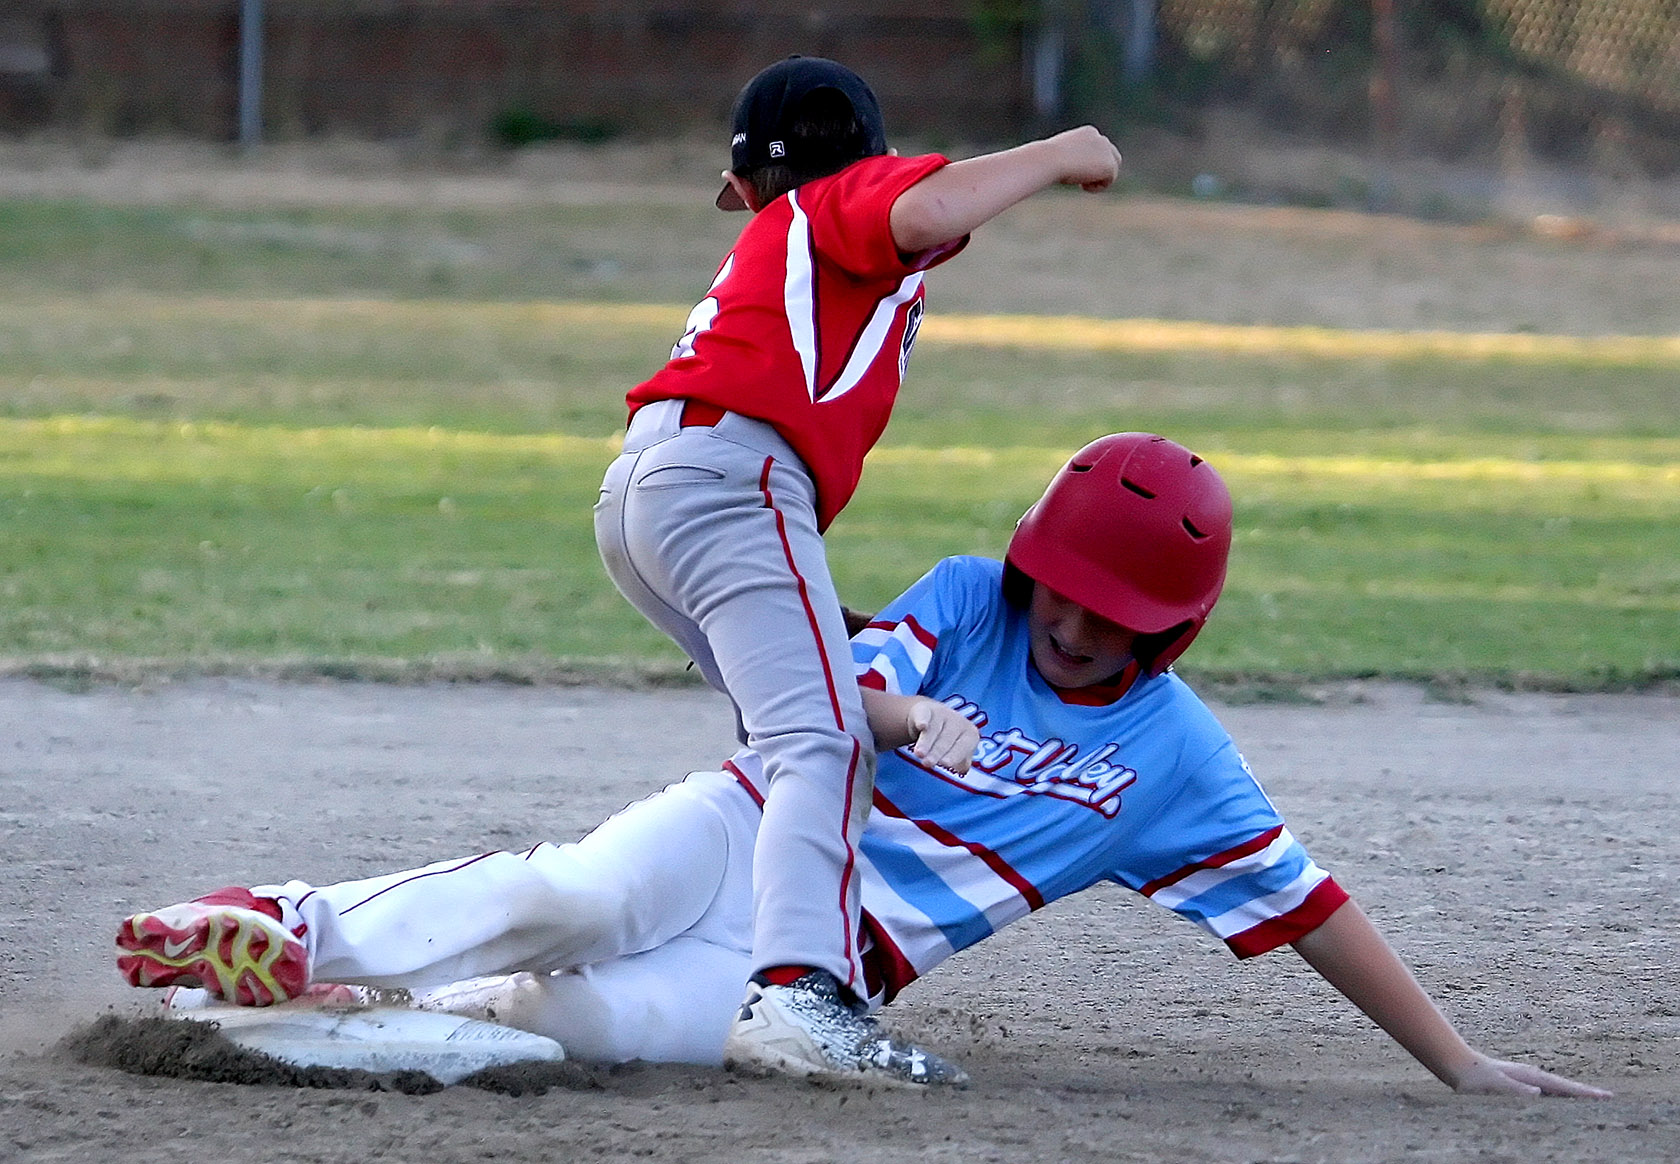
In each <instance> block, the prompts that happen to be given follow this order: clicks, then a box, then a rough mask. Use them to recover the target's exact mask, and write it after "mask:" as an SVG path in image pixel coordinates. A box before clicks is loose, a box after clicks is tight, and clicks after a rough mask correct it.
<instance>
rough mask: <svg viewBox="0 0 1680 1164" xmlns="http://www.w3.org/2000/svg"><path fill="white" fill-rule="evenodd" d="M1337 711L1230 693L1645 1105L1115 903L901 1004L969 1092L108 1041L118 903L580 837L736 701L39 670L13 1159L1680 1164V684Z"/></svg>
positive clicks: (1542, 1009) (1007, 942)
mask: <svg viewBox="0 0 1680 1164" xmlns="http://www.w3.org/2000/svg"><path fill="white" fill-rule="evenodd" d="M1192 678H1193V676H1192ZM1324 696H1325V698H1324V699H1323V701H1321V702H1319V703H1317V704H1313V705H1308V704H1289V705H1276V704H1272V705H1249V706H1233V707H1220V708H1219V710H1220V712H1221V715H1222V717H1223V718H1224V719H1225V721H1226V723H1227V724H1228V725H1229V726H1230V727H1231V728H1232V730H1233V733H1234V734H1235V735H1236V736H1237V738H1238V740H1239V741H1240V742H1241V743H1242V744H1243V746H1244V750H1245V752H1246V754H1247V755H1248V757H1249V759H1250V761H1251V762H1252V763H1253V765H1254V767H1255V768H1256V770H1257V771H1258V772H1259V773H1260V775H1261V778H1262V779H1263V780H1265V782H1266V784H1267V786H1268V789H1269V791H1270V792H1271V793H1272V795H1273V796H1274V798H1275V799H1277V800H1278V802H1279V804H1280V806H1281V807H1282V808H1283V810H1284V812H1285V813H1286V814H1287V816H1288V817H1289V819H1290V822H1291V826H1292V827H1293V828H1294V830H1295V831H1296V833H1297V834H1298V835H1300V836H1301V837H1302V838H1303V840H1304V841H1305V843H1306V844H1307V845H1308V847H1309V849H1310V850H1311V851H1312V852H1313V854H1314V855H1315V857H1316V858H1317V859H1318V860H1319V862H1320V863H1321V864H1323V865H1325V866H1326V867H1327V868H1329V869H1330V870H1332V872H1334V873H1335V874H1336V875H1337V876H1338V878H1339V879H1340V880H1342V881H1343V883H1344V884H1346V885H1347V886H1348V887H1349V888H1350V889H1351V890H1352V891H1353V892H1354V893H1355V894H1356V895H1357V896H1358V897H1359V898H1360V899H1361V900H1362V901H1363V902H1364V903H1365V904H1366V905H1367V907H1368V908H1369V910H1370V911H1371V913H1372V914H1373V915H1374V916H1375V917H1376V918H1377V920H1378V922H1379V924H1381V925H1382V926H1384V928H1385V929H1387V930H1388V931H1389V932H1390V933H1391V935H1392V936H1393V937H1394V940H1395V943H1396V945H1397V946H1398V947H1399V948H1400V949H1401V951H1402V952H1403V953H1404V955H1405V956H1406V957H1407V959H1408V960H1409V961H1410V962H1411V963H1412V964H1413V965H1414V967H1415V968H1416V969H1417V971H1418V973H1419V976H1420V977H1421V978H1422V979H1423V981H1424V982H1425V984H1426V985H1427V986H1428V987H1429V988H1430V989H1431V990H1432V991H1433V992H1434V993H1435V995H1436V996H1437V998H1439V999H1440V1000H1441V1002H1442V1004H1443V1006H1444V1007H1445V1009H1446V1010H1447V1011H1448V1012H1449V1013H1450V1014H1451V1015H1452V1016H1453V1017H1454V1018H1455V1019H1456V1020H1457V1021H1458V1022H1459V1023H1460V1025H1461V1026H1462V1027H1463V1028H1464V1029H1465V1030H1466V1031H1467V1033H1469V1034H1470V1035H1471V1037H1472V1039H1473V1040H1475V1041H1476V1042H1478V1044H1479V1045H1481V1046H1483V1047H1484V1048H1485V1049H1487V1050H1489V1051H1492V1052H1495V1053H1499V1054H1503V1055H1508V1056H1512V1057H1521V1058H1526V1059H1531V1060H1534V1061H1536V1062H1539V1063H1541V1064H1543V1065H1545V1066H1548V1067H1551V1068H1554V1069H1556V1070H1559V1071H1562V1072H1564V1073H1566V1074H1570V1075H1573V1076H1576V1077H1578V1078H1582V1079H1586V1080H1589V1081H1592V1082H1596V1083H1600V1084H1603V1085H1605V1086H1609V1087H1612V1088H1614V1089H1615V1090H1616V1091H1617V1093H1618V1094H1617V1098H1616V1099H1613V1100H1608V1101H1603V1102H1590V1101H1565V1100H1534V1101H1492V1100H1484V1099H1470V1098H1460V1097H1457V1096H1454V1095H1452V1094H1451V1093H1450V1092H1448V1091H1447V1090H1446V1089H1445V1088H1443V1087H1442V1086H1440V1085H1439V1084H1438V1083H1436V1082H1435V1081H1434V1080H1433V1079H1431V1078H1430V1077H1429V1076H1428V1075H1427V1074H1426V1073H1425V1072H1424V1071H1423V1070H1422V1069H1421V1068H1419V1067H1418V1066H1417V1065H1416V1064H1414V1063H1413V1062H1412V1061H1411V1060H1410V1059H1408V1058H1407V1057H1406V1056H1405V1055H1404V1054H1403V1053H1402V1052H1400V1051H1399V1050H1398V1049H1396V1048H1395V1047H1393V1046H1392V1045H1391V1044H1389V1043H1387V1042H1386V1040H1384V1039H1383V1038H1382V1037H1381V1036H1379V1035H1377V1034H1376V1033H1374V1032H1373V1031H1372V1029H1371V1028H1370V1027H1369V1025H1368V1024H1367V1023H1366V1022H1365V1021H1364V1020H1363V1019H1362V1018H1361V1017H1360V1016H1359V1015H1358V1014H1357V1013H1355V1012H1354V1011H1353V1010H1352V1008H1351V1007H1349V1006H1348V1005H1346V1004H1345V1003H1344V1002H1343V1001H1342V1000H1341V999H1340V998H1339V997H1338V996H1336V995H1335V994H1334V993H1333V992H1331V991H1330V990H1328V988H1326V987H1324V986H1323V985H1322V984H1320V983H1318V982H1317V981H1316V979H1313V978H1312V977H1311V975H1310V974H1309V973H1308V972H1307V971H1306V970H1305V967H1304V965H1303V964H1302V963H1301V962H1300V961H1299V960H1298V959H1297V958H1296V957H1295V956H1294V955H1293V954H1292V953H1290V952H1289V951H1287V950H1284V951H1280V952H1278V953H1275V954H1272V955H1268V956H1266V957H1264V958H1261V959H1258V960H1256V961H1253V962H1249V963H1237V962H1236V961H1235V960H1234V959H1232V958H1231V957H1230V956H1229V955H1228V954H1227V953H1225V951H1224V950H1223V947H1221V946H1219V945H1218V944H1217V943H1215V942H1213V941H1212V940H1211V939H1208V938H1207V937H1206V936H1205V935H1202V934H1200V933H1199V932H1198V931H1196V930H1194V929H1192V928H1191V927H1189V926H1186V925H1184V924H1183V923H1181V922H1179V921H1177V920H1176V919H1174V918H1172V917H1170V916H1168V915H1167V914H1166V913H1164V912H1163V911H1158V910H1154V909H1152V908H1150V907H1149V906H1148V905H1147V904H1146V903H1143V902H1141V901H1139V900H1137V899H1136V898H1134V897H1133V896H1131V895H1129V894H1126V893H1124V892H1121V891H1118V890H1116V891H1097V892H1092V893H1089V894H1087V895H1085V896H1084V897H1083V898H1080V899H1076V900H1073V901H1068V902H1064V903H1062V904H1061V905H1058V906H1056V907H1052V908H1051V909H1050V910H1047V911H1045V912H1044V913H1042V914H1039V915H1036V916H1034V917H1032V918H1030V919H1028V920H1027V921H1026V922H1023V923H1022V924H1020V925H1019V926H1017V927H1015V928H1014V929H1012V930H1010V931H1008V932H1007V933H1005V934H1004V935H1002V936H1000V937H999V938H997V939H995V940H993V941H992V942H990V943H988V944H986V945H984V946H982V947H980V948H978V949H976V950H973V951H970V952H969V953H968V954H966V955H964V956H962V957H959V958H958V959H956V960H954V961H953V962H952V963H950V964H948V965H947V966H946V967H943V968H941V970H939V971H937V972H936V973H935V974H933V975H932V976H930V978H929V979H928V980H926V981H924V982H922V983H920V984H918V985H917V986H916V987H913V988H912V989H911V990H910V991H909V992H908V993H907V995H906V998H905V999H904V1000H903V1001H902V1003H901V1004H900V1005H898V1006H896V1007H895V1011H897V1012H899V1013H900V1015H901V1018H900V1022H901V1024H903V1025H906V1026H907V1027H908V1028H909V1029H911V1030H913V1031H915V1032H916V1033H918V1034H920V1035H922V1036H923V1037H925V1038H927V1039H929V1040H931V1041H932V1042H933V1043H934V1044H936V1045H937V1046H939V1047H940V1048H941V1049H944V1050H946V1051H948V1052H950V1053H952V1054H953V1055H955V1056H956V1057H958V1058H960V1059H961V1060H962V1061H963V1062H964V1063H965V1064H966V1065H967V1066H968V1067H969V1069H970V1070H971V1072H972V1074H973V1076H974V1085H973V1086H972V1087H971V1088H970V1089H969V1090H968V1091H966V1092H961V1093H953V1094H940V1095H904V1094H899V1093H874V1092H869V1091H851V1090H835V1089H830V1088H822V1087H814V1086H810V1085H806V1084H800V1083H793V1082H786V1081H749V1080H742V1079H737V1078H734V1077H731V1076H729V1075H726V1074H723V1073H721V1072H712V1071H706V1070H698V1069H677V1068H653V1067H632V1068H626V1069H618V1070H605V1069H592V1070H587V1071H577V1072H573V1073H571V1074H568V1075H565V1076H556V1077H555V1078H554V1079H552V1080H551V1081H550V1084H551V1085H550V1086H548V1087H547V1089H546V1090H544V1091H543V1092H542V1093H541V1094H535V1093H533V1091H524V1093H522V1094H510V1093H509V1092H510V1091H520V1090H521V1089H520V1088H517V1087H515V1088H511V1089H508V1088H504V1089H502V1090H500V1091H497V1090H486V1089H483V1088H467V1087H455V1088H449V1089H445V1090H442V1091H437V1092H435V1093H432V1094H405V1093H403V1092H402V1091H400V1090H392V1089H389V1088H387V1089H384V1090H366V1089H362V1090H355V1089H349V1090H346V1089H337V1090H331V1089H329V1090H299V1089H295V1088H291V1087H285V1086H278V1085H240V1084H234V1083H211V1082H195V1081H190V1080H183V1079H179V1078H167V1077H158V1076H155V1075H154V1076H145V1075H136V1074H131V1073H128V1072H125V1071H121V1070H117V1069H114V1068H111V1067H104V1066H90V1065H86V1064H85V1063H82V1062H78V1061H76V1060H75V1059H73V1058H72V1057H71V1056H70V1054H69V1052H68V1051H67V1050H66V1049H65V1048H64V1047H63V1046H62V1044H61V1040H62V1039H63V1038H64V1036H66V1035H67V1034H68V1033H70V1032H71V1031H73V1030H75V1029H77V1028H79V1027H83V1026H85V1025H86V1024H89V1023H91V1022H93V1021H94V1020H95V1019H98V1018H99V1017H100V1016H105V1015H115V1016H118V1017H120V1018H129V1017H138V1016H142V1015H144V1014H147V1013H149V1011H148V1005H149V1004H150V1002H151V1000H152V994H151V993H150V992H138V991H132V990H129V989H127V988H126V987H124V986H123V985H122V984H121V982H120V980H119V979H118V977H117V975H116V972H115V969H114V967H113V965H112V955H111V950H110V939H111V935H112V933H113V932H114V928H115V924H116V922H117V921H118V919H119V918H120V917H121V916H122V915H123V914H124V913H125V912H127V911H129V910H131V909H134V908H138V907H144V906H155V905H159V904H162V903H165V902H168V901H172V900H175V899H178V898H180V897H183V896H189V895H192V894H194V893H196V892H200V891H203V890H206V889H210V888H214V887H217V886H219V885H222V884H226V883H236V882H249V881H252V880H256V879H267V878H272V877H274V876H277V875H282V874H298V875H303V876H308V877H310V878H313V879H317V880H331V879H339V878H345V877H352V876H358V875H363V874H368V873H373V872H377V871H383V870H388V869H393V868H400V867H404V866H407V865H409V864H413V863H417V862H420V861H423V860H426V859H431V858H437V857H443V856H449V855H453V854H456V853H465V852H476V851H479V850H481V849H484V848H499V847H513V846H519V845H522V844H525V843H529V842H531V841H534V840H537V839H540V838H551V839H570V838H572V837H575V836H576V835H578V834H579V833H580V832H581V831H582V830H583V829H585V828H586V827H587V826H588V825H590V824H591V823H593V822H594V821H596V820H598V819H599V818H600V817H601V816H602V815H603V814H605V813H607V812H609V811H611V810H613V809H615V808H617V807H619V806H620V805H622V804H624V803H625V802H627V801H628V800H631V799H633V798H635V797H637V796H639V795H641V794H643V793H645V792H648V791H651V790H652V789H654V788H656V787H658V786H659V785H661V784H663V783H665V782H667V781H668V780H670V779H675V778H677V777H678V776H680V775H681V773H682V772H683V771H684V770H686V769H687V768H689V767H694V766H708V765H710V764H711V763H712V762H714V761H715V760H716V759H718V758H720V756H721V754H722V753H721V749H722V748H723V746H724V745H725V744H726V742H727V740H728V738H729V731H728V726H729V725H728V718H727V716H726V714H725V710H724V708H723V706H722V705H721V702H720V701H719V700H718V699H716V698H715V697H713V696H711V695H710V694H709V693H706V692H702V691H694V690H680V691H667V692H619V691H603V690H596V689H590V688H516V687H500V686H487V685H473V686H437V687H388V686H375V685H348V684H345V685H340V684H319V685H269V684H264V683H258V682H254V681H195V682H179V683H173V684H162V685H157V686H154V687H151V688H141V689H130V688H116V687H102V688H96V689H94V690H92V691H88V692H80V693H78V692H68V691H63V690H58V689H55V688H52V687H47V686H43V685H40V684H37V683H32V682H29V681H25V680H9V681H4V682H0V740H3V741H4V742H5V746H4V757H5V759H4V763H3V765H0V837H3V838H4V851H5V853H6V856H7V860H6V861H5V862H4V864H3V865H0V900H3V901H5V902H7V903H8V906H9V908H8V909H7V911H6V914H5V916H4V917H0V926H4V934H5V936H6V938H7V940H6V941H5V942H4V943H0V1160H5V1161H13V1160H17V1161H48V1160H103V1159H119V1158H120V1159H123V1160H125V1161H130V1162H143V1161H151V1160H159V1161H161V1160H171V1161H175V1160H178V1159H180V1157H181V1155H182V1153H183V1151H190V1152H191V1154H192V1155H193V1156H194V1157H195V1158H198V1159H206V1160H216V1161H224V1162H230V1164H232V1162H245V1161H265V1160H280V1159H285V1160H295V1161H347V1162H348V1161H356V1162H363V1161H370V1160H421V1159H424V1160H427V1161H436V1162H451V1161H467V1160H482V1159H498V1160H505V1161H524V1160H531V1161H536V1160H543V1161H548V1160H570V1159H576V1158H608V1159H618V1158H629V1157H642V1158H647V1159H654V1160H673V1161H675V1160H684V1161H689V1160H725V1159H727V1160H729V1161H732V1162H735V1164H741V1162H747V1161H759V1160H777V1161H826V1160H846V1161H875V1160H880V1161H889V1160H890V1161H895V1162H896V1161H902V1160H905V1159H919V1160H926V1161H946V1160H951V1161H957V1160H960V1161H963V1162H964V1164H971V1162H977V1161H991V1160H998V1161H1004V1160H1011V1161H1012V1160H1034V1161H1050V1160H1095V1159H1103V1160H1181V1161H1202V1160H1206V1161H1286V1160H1287V1161H1302V1162H1305V1161H1337V1162H1351V1161H1379V1160H1420V1161H1459V1160H1470V1159H1474V1160H1479V1161H1518V1160H1521V1161H1536V1160H1546V1161H1582V1160H1617V1161H1643V1160H1651V1161H1657V1160H1673V1159H1676V1158H1680V1098H1677V1096H1676V1093H1675V1087H1674V1083H1675V1079H1676V1067H1675V1049H1676V1046H1677V1039H1680V957H1677V956H1676V948H1677V946H1680V938H1677V937H1676V933H1677V923H1680V900H1677V899H1680V895H1677V894H1676V884H1675V882H1676V874H1675V870H1676V868H1680V841H1677V840H1676V839H1675V836H1674V829H1673V827H1672V821H1673V819H1674V815H1675V808H1676V799H1677V798H1676V793H1675V784H1674V775H1673V773H1674V759H1675V757H1676V756H1677V755H1680V696H1677V695H1675V694H1672V693H1669V694H1652V695H1639V696H1614V697H1612V696H1547V695H1506V694H1500V693H1491V692H1478V693H1473V694H1472V695H1471V696H1469V697H1468V698H1467V699H1466V700H1465V701H1463V702H1433V701H1431V700H1429V699H1427V698H1426V697H1425V696H1424V695H1423V694H1422V693H1420V692H1419V691H1417V690H1415V689H1412V688H1408V687H1400V686H1386V685H1383V686H1363V687H1362V686H1353V687H1346V688H1337V689H1334V690H1330V691H1328V692H1326V693H1324ZM168 1066H169V1065H168V1064H164V1067H165V1068H166V1069H167V1068H168ZM176 1066H178V1064H176ZM188 1145H190V1147H188Z"/></svg>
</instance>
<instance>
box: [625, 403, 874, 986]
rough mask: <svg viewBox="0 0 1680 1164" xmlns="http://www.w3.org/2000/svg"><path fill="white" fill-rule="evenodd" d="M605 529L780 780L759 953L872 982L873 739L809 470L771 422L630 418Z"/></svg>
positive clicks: (759, 918) (629, 590)
mask: <svg viewBox="0 0 1680 1164" xmlns="http://www.w3.org/2000/svg"><path fill="white" fill-rule="evenodd" d="M625 449H626V451H625V454H624V455H623V456H621V457H620V458H619V460H618V461H617V462H616V463H615V464H614V465H613V466H612V468H611V469H610V470H609V471H608V474H607V478H606V481H605V482H604V484H603V486H602V493H601V501H600V503H599V504H598V506H597V508H596V536H597V541H598V543H599V545H600V549H601V555H602V560H603V562H604V563H605V564H606V566H607V570H608V573H609V574H610V575H611V576H612V578H613V580H614V582H615V583H616V584H617V585H618V586H619V588H620V590H621V591H623V593H624V594H625V596H626V597H627V598H628V599H630V601H631V602H632V604H633V605H635V606H636V607H637V609H639V610H641V611H642V612H643V614H645V615H646V616H647V617H648V618H649V619H650V620H651V621H652V622H653V623H654V624H655V625H656V626H659V627H660V628H661V629H662V630H664V631H666V633H668V634H670V635H671V637H672V638H673V639H675V640H676V641H677V643H678V645H679V646H681V647H682V648H683V649H684V650H685V651H686V652H688V654H689V656H690V657H691V658H693V659H694V660H695V663H696V665H697V666H699V667H700V669H701V672H702V674H704V675H705V676H706V678H707V680H708V681H709V682H711V683H712V684H713V686H715V687H718V688H719V689H720V690H723V691H725V692H726V693H727V694H728V695H729V697H730V699H731V700H732V701H733V703H734V705H735V708H736V713H737V715H738V716H739V718H740V721H741V723H742V724H743V725H744V727H745V730H746V735H747V742H748V743H749V744H751V746H752V747H753V749H754V750H755V751H756V752H758V753H759V755H760V756H761V757H762V758H763V760H764V766H765V772H766V775H767V776H768V778H769V793H768V797H767V801H766V804H765V811H764V823H763V826H762V827H761V829H760V831H759V840H758V848H757V851H756V854H757V855H756V865H755V887H754V929H753V964H754V967H755V968H760V969H761V968H763V967H766V966H774V965H781V964H804V965H812V966H818V967H820V968H822V969H825V970H828V971H829V972H831V973H833V974H834V975H835V976H836V977H837V978H839V979H840V981H841V982H843V983H846V984H847V985H848V986H850V987H852V988H854V989H859V990H860V992H861V989H860V988H861V983H862V972H861V967H860V965H859V962H858V957H857V946H858V941H859V936H858V919H859V877H858V873H857V868H856V864H857V852H856V841H857V839H858V838H859V837H860V836H861V834H862V829H863V823H864V820H865V819H866V818H867V816H868V812H869V799H870V793H871V789H872V787H873V779H874V763H875V758H874V749H873V744H872V739H871V736H870V734H869V730H868V725H867V722H866V720H865V717H864V713H863V702H862V699H861V697H860V696H859V695H858V691H857V683H856V680H855V679H854V678H853V676H852V666H851V652H850V647H849V645H848V642H847V638H846V631H845V625H844V622H843V620H842V617H841V614H840V602H839V597H838V595H837V594H836V593H835V590H834V584H833V581H832V579H831V578H830V577H829V573H828V562H827V557H826V555H825V553H824V549H823V543H822V538H821V536H820V534H819V533H818V532H817V528H816V514H815V497H814V489H813V487H812V484H811V481H810V478H809V477H808V475H807V474H806V473H805V471H804V468H803V466H802V465H801V464H800V463H799V461H798V459H797V458H796V457H795V456H794V455H793V454H792V451H791V450H790V449H788V448H787V446H786V444H785V442H783V441H781V439H780V437H778V436H776V434H775V433H774V432H773V430H770V429H769V428H768V427H767V426H764V425H761V424H758V423H757V422H753V421H745V420H744V419H743V418H740V417H733V416H731V417H726V418H725V420H724V421H723V422H721V423H720V424H719V425H718V426H716V427H715V428H712V429H702V428H696V429H681V428H677V427H676V426H675V423H674V414H672V415H671V416H670V417H667V418H666V423H665V424H664V427H663V428H661V429H658V430H655V429H654V426H653V425H652V424H643V425H641V426H633V427H632V431H631V439H629V440H627V441H626V446H625Z"/></svg>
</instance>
